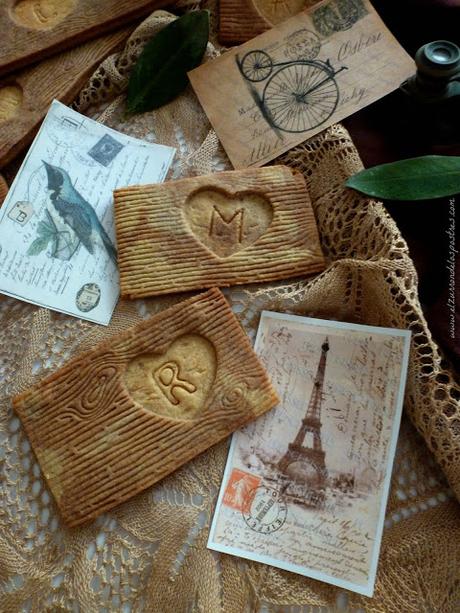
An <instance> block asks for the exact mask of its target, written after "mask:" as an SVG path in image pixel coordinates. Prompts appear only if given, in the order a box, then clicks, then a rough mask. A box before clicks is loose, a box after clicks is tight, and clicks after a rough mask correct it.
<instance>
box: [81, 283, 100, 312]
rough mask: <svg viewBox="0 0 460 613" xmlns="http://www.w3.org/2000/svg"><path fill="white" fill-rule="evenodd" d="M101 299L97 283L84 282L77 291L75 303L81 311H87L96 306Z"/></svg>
mask: <svg viewBox="0 0 460 613" xmlns="http://www.w3.org/2000/svg"><path fill="white" fill-rule="evenodd" d="M100 299H101V288H100V287H99V285H98V284H97V283H85V285H83V286H82V287H81V288H80V289H79V290H78V292H77V295H76V297H75V303H76V305H77V308H78V309H79V310H80V311H82V313H88V312H89V311H92V310H93V309H94V308H96V307H97V305H98V304H99V300H100Z"/></svg>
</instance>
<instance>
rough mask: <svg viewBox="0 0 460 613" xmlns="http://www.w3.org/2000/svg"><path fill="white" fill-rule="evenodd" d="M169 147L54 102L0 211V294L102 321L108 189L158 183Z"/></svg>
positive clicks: (113, 255)
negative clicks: (147, 140)
mask: <svg viewBox="0 0 460 613" xmlns="http://www.w3.org/2000/svg"><path fill="white" fill-rule="evenodd" d="M174 153H175V149H173V148H172V147H166V146H163V145H158V144H152V143H147V142H144V141H141V140H138V139H136V138H132V137H130V136H127V135H125V134H121V133H120V132H117V131H115V130H112V129H111V128H108V127H107V126H105V125H103V124H101V123H98V122H96V121H93V120H92V119H89V118H88V117H84V116H83V115H80V114H79V113H77V112H75V111H73V110H71V109H70V108H68V107H66V106H64V105H63V104H61V103H60V102H58V101H56V100H55V101H54V102H53V103H52V105H51V107H50V110H49V112H48V114H47V116H46V118H45V120H44V122H43V124H42V126H41V128H40V131H39V133H38V135H37V137H36V138H35V140H34V142H33V144H32V146H31V148H30V150H29V152H28V154H27V156H26V158H25V160H24V162H23V164H22V166H21V168H20V170H19V172H18V174H17V176H16V178H15V180H14V182H13V184H12V186H11V188H10V191H9V192H8V195H7V197H6V199H5V202H4V203H3V206H2V208H1V211H0V293H3V294H7V295H9V296H13V297H15V298H18V299H20V300H25V301H27V302H32V303H34V304H37V305H39V306H42V307H46V308H49V309H53V310H55V311H60V312H61V313H67V314H68V315H74V316H76V317H79V318H81V319H86V320H89V321H93V322H96V323H99V324H104V325H108V323H109V322H110V318H111V316H112V313H113V310H114V308H115V305H116V303H117V300H118V297H119V294H120V288H119V275H118V268H117V247H116V244H115V227H114V218H113V190H114V189H115V188H117V187H121V186H128V185H139V184H143V183H160V182H162V181H163V180H164V178H165V176H166V174H167V172H168V170H169V168H170V165H171V163H172V160H173V157H174Z"/></svg>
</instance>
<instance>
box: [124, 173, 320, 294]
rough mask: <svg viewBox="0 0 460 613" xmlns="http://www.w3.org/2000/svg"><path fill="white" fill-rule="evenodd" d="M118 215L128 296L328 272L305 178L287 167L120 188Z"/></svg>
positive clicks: (125, 286)
mask: <svg viewBox="0 0 460 613" xmlns="http://www.w3.org/2000/svg"><path fill="white" fill-rule="evenodd" d="M115 217H116V229H117V243H118V253H119V258H118V263H119V268H120V283H121V292H122V295H123V296H126V297H130V298H137V297H141V296H149V295H157V294H167V293H174V292H181V291H186V290H191V289H198V288H206V287H213V286H220V287H223V286H228V285H238V284H242V283H251V282H255V281H257V282H263V281H270V280H275V279H285V278H290V277H296V276H302V275H309V274H312V273H315V272H319V271H321V270H323V269H324V267H325V262H324V258H323V255H322V253H321V247H320V244H319V239H318V232H317V229H316V223H315V218H314V215H313V211H312V208H311V204H310V198H309V196H308V192H307V190H306V186H305V180H304V178H303V177H302V176H301V175H300V174H299V173H296V172H293V171H292V170H290V169H289V168H287V167H286V166H271V167H268V168H261V169H249V170H243V171H229V172H222V173H217V174H215V175H212V176H206V177H196V178H191V179H183V180H180V181H172V182H171V181H170V182H168V183H165V184H161V185H160V184H158V185H150V186H139V187H131V188H122V189H118V190H116V191H115Z"/></svg>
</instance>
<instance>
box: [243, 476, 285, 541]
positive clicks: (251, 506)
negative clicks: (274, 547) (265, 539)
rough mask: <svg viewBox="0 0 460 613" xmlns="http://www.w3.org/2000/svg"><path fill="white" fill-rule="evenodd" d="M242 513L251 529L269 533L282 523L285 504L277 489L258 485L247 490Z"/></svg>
mask: <svg viewBox="0 0 460 613" xmlns="http://www.w3.org/2000/svg"><path fill="white" fill-rule="evenodd" d="M242 514H243V519H244V521H245V522H246V524H247V526H248V527H249V528H251V530H254V532H260V533H261V534H271V533H272V532H276V531H277V530H279V529H280V528H281V527H282V526H283V525H284V522H285V521H286V516H287V504H286V501H285V499H284V497H283V495H282V494H281V493H280V492H279V491H278V490H276V489H274V488H272V487H268V486H267V485H260V486H259V487H256V488H254V489H252V490H250V492H248V494H247V496H246V499H245V504H244V505H243V509H242Z"/></svg>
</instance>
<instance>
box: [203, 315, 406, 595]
mask: <svg viewBox="0 0 460 613" xmlns="http://www.w3.org/2000/svg"><path fill="white" fill-rule="evenodd" d="M409 347H410V332H408V331H405V330H396V329H390V328H377V327H373V326H362V325H357V324H347V323H342V322H334V321H327V320H322V319H310V318H308V317H298V316H294V315H283V314H280V313H271V312H267V311H264V312H263V313H262V316H261V320H260V325H259V331H258V334H257V339H256V345H255V350H256V353H257V354H258V355H259V358H260V359H261V361H262V363H263V364H264V366H265V367H266V369H267V371H268V373H269V376H270V377H271V380H272V383H273V385H274V387H275V389H276V390H277V392H278V395H279V397H280V398H281V403H280V404H279V405H278V406H277V407H276V408H275V409H273V410H272V411H270V412H269V413H267V414H266V415H264V416H263V417H261V418H259V419H258V420H257V421H255V422H254V423H252V424H250V425H249V426H246V427H245V428H244V429H242V430H240V431H238V432H237V433H236V434H235V435H234V436H233V440H232V444H231V447H230V451H229V456H228V460H227V466H226V469H225V473H224V478H223V482H222V487H221V491H220V494H219V499H218V503H217V507H216V511H215V514H214V519H213V522H212V526H211V532H210V536H209V542H208V547H209V548H210V549H215V550H217V551H221V552H224V553H228V554H232V555H236V556H240V557H243V558H248V559H250V560H256V561H258V562H264V563H266V564H270V565H272V566H277V567H279V568H283V569H285V570H289V571H292V572H295V573H299V574H301V575H305V576H307V577H312V578H313V579H319V580H321V581H325V582H327V583H331V584H333V585H337V586H340V587H342V588H345V589H348V590H352V591H354V592H358V593H359V594H364V595H366V596H371V595H372V593H373V589H374V582H375V575H376V570H377V562H378V555H379V549H380V541H381V536H382V529H383V522H384V515H385V507H386V501H387V497H388V489H389V485H390V477H391V469H392V463H393V457H394V452H395V447H396V440H397V436H398V430H399V422H400V418H401V410H402V404H403V397H404V387H405V381H406V370H407V363H408V357H409Z"/></svg>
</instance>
